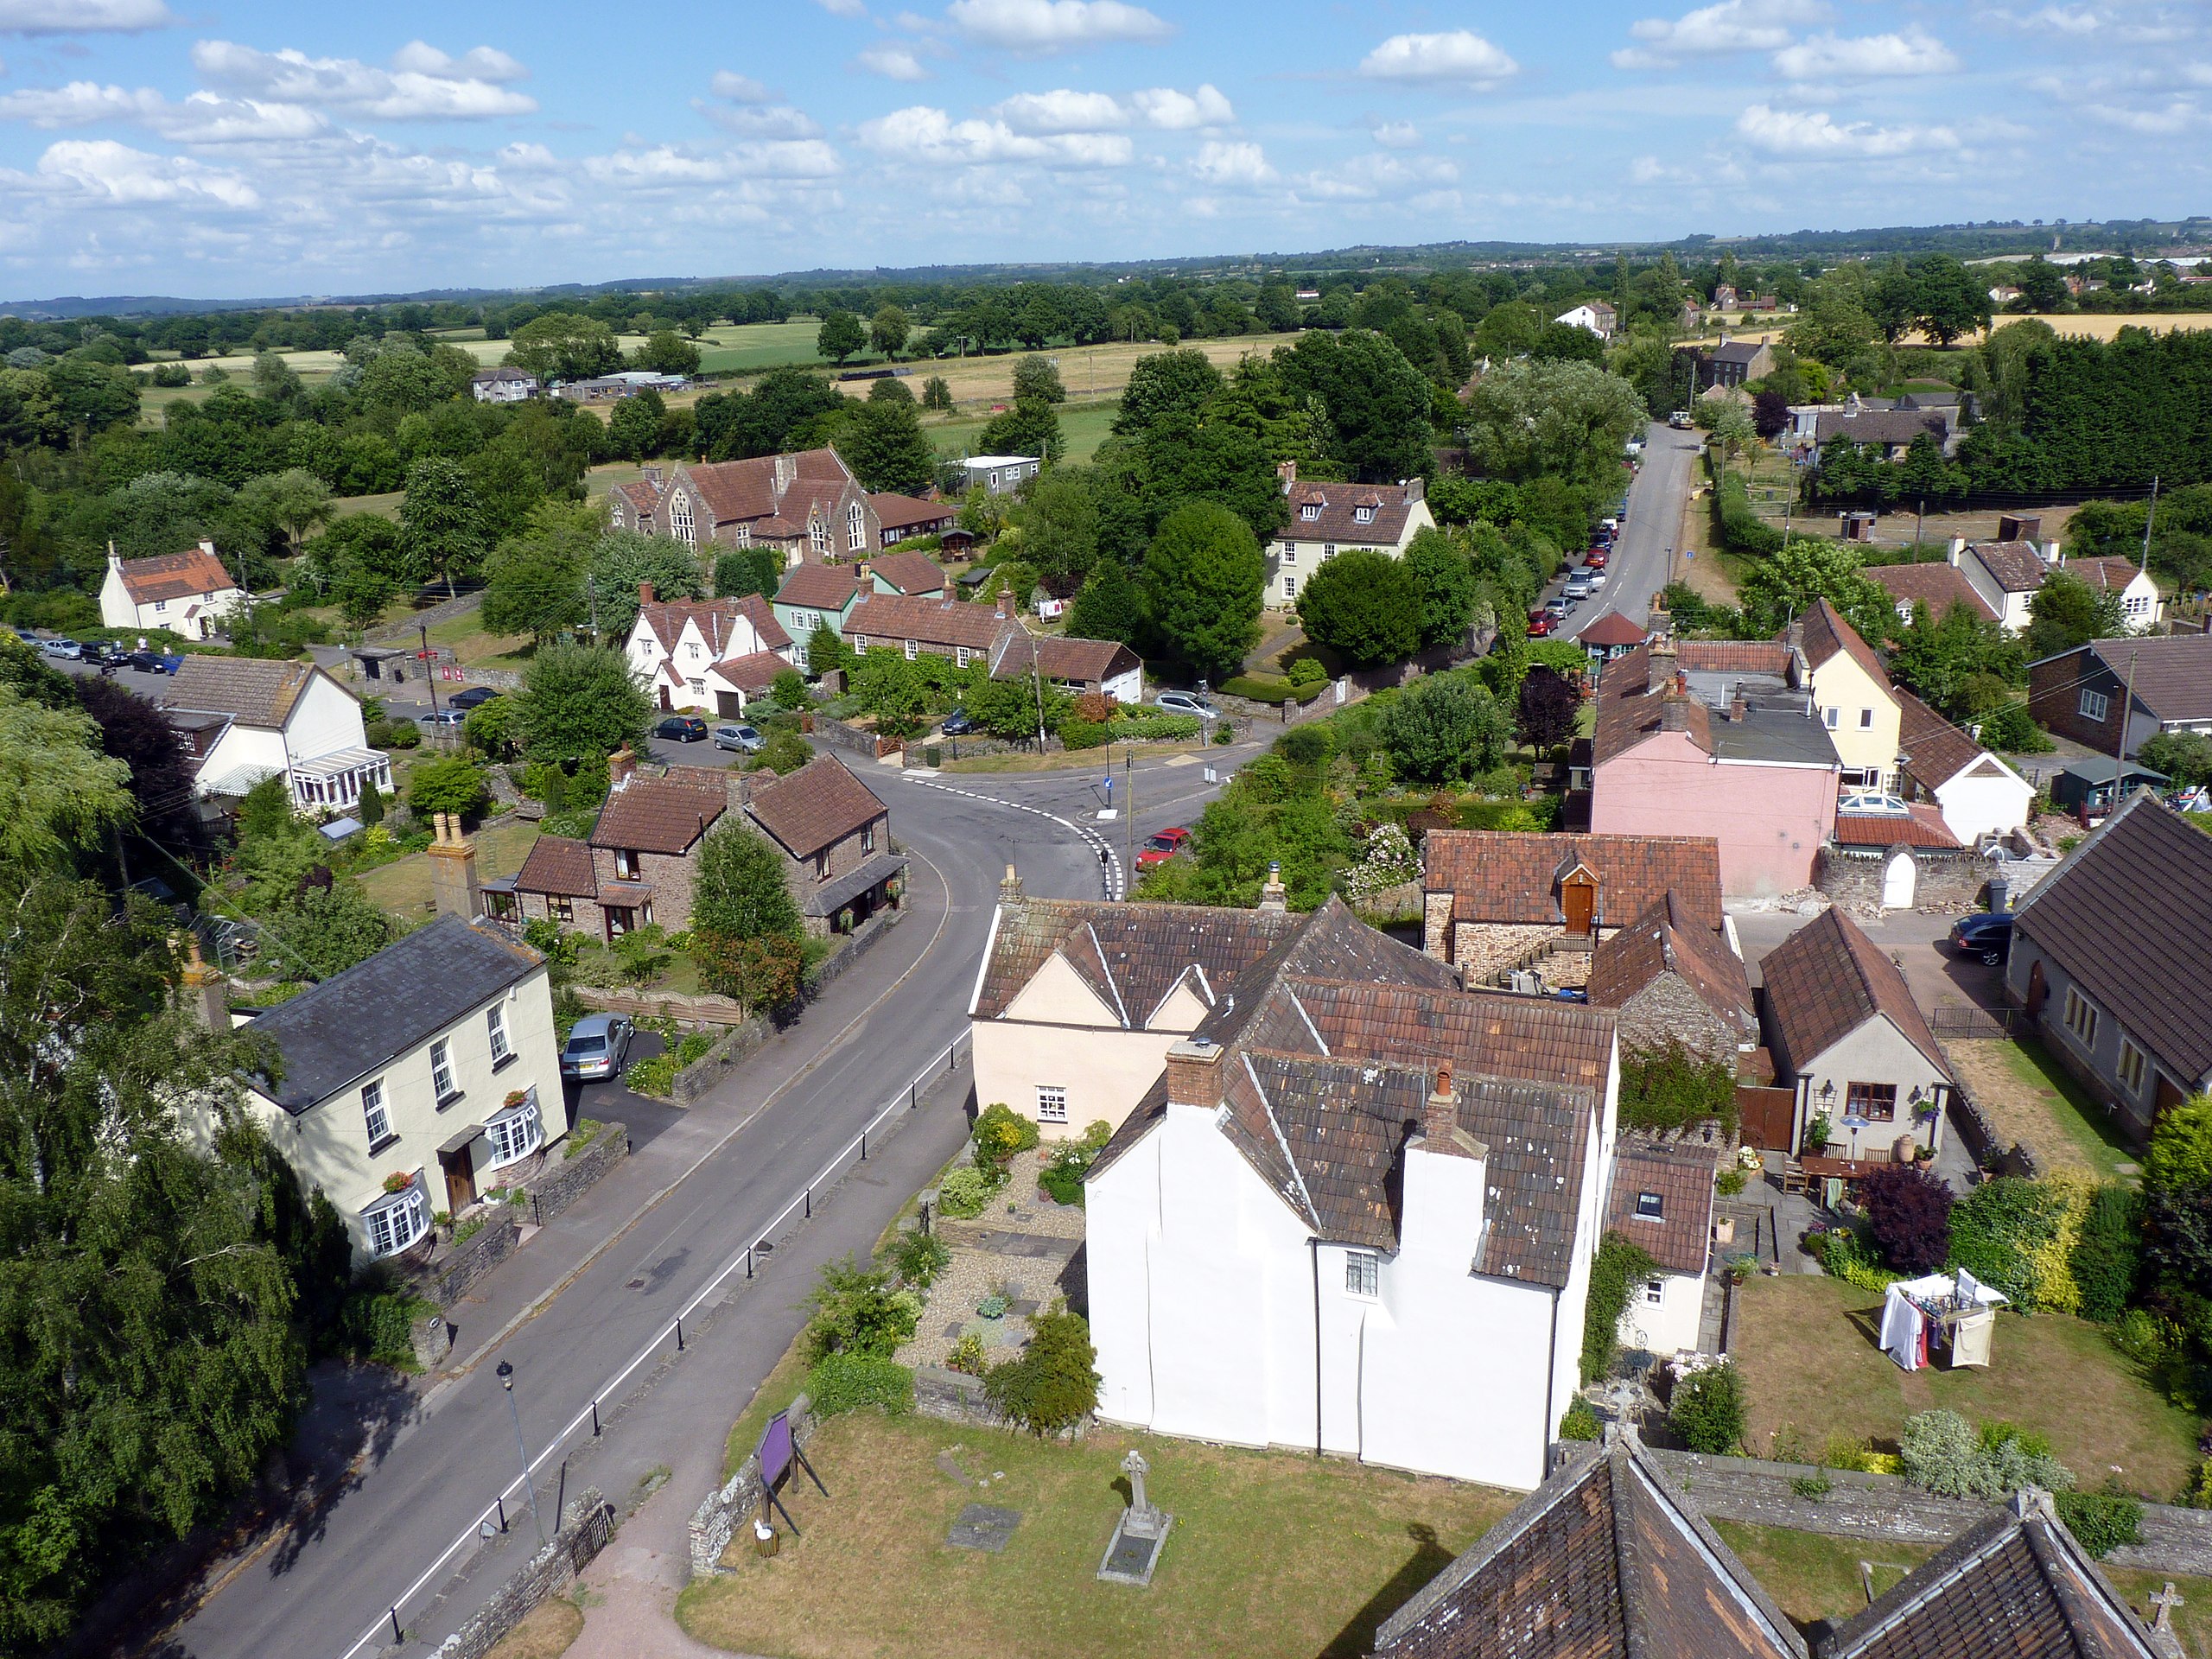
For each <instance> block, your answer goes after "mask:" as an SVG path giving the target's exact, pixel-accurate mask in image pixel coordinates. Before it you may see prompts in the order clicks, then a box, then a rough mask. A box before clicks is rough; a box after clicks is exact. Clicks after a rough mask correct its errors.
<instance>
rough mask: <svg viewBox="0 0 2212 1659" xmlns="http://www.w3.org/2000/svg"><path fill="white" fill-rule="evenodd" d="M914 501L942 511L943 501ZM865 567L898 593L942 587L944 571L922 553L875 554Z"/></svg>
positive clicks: (932, 591) (933, 590)
mask: <svg viewBox="0 0 2212 1659" xmlns="http://www.w3.org/2000/svg"><path fill="white" fill-rule="evenodd" d="M914 505H916V506H919V507H932V508H935V509H937V511H938V515H939V516H940V517H943V516H944V505H943V504H942V503H939V502H934V501H918V502H916V503H915V504H914ZM956 511H957V509H956ZM868 569H870V570H872V571H874V573H875V574H876V575H879V576H880V577H882V578H883V580H884V581H886V582H889V583H890V584H891V585H892V586H893V588H897V589H898V590H899V592H900V593H902V594H910V595H911V594H941V593H943V592H944V571H943V570H942V569H939V568H938V563H937V561H936V560H935V559H932V558H931V557H930V556H929V555H928V554H926V553H882V554H878V555H877V556H875V557H874V558H872V559H870V560H869V561H868Z"/></svg>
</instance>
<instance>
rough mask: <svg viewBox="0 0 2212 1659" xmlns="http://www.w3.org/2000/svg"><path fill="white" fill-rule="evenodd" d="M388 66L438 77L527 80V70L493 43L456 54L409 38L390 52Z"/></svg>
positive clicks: (528, 75)
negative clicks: (453, 54)
mask: <svg viewBox="0 0 2212 1659" xmlns="http://www.w3.org/2000/svg"><path fill="white" fill-rule="evenodd" d="M391 67H393V68H395V69H404V70H406V71H408V72H409V73H411V74H417V75H431V76H435V78H436V79H440V80H528V79H530V71H529V70H527V69H525V68H524V67H522V65H521V64H519V63H518V62H516V61H515V60H514V59H512V58H511V57H509V56H508V55H507V54H505V53H504V52H502V51H500V50H499V48H497V47H494V46H472V47H471V48H468V50H467V51H466V52H464V53H462V54H461V55H460V56H459V57H457V58H456V57H452V56H449V55H448V54H446V53H443V52H441V51H439V50H438V48H436V47H435V46H431V45H429V44H428V43H427V42H425V41H408V43H407V44H406V45H404V46H403V47H401V48H399V50H398V51H397V52H395V53H393V54H391Z"/></svg>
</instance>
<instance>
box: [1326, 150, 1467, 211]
mask: <svg viewBox="0 0 2212 1659" xmlns="http://www.w3.org/2000/svg"><path fill="white" fill-rule="evenodd" d="M1458 178H1459V168H1458V166H1457V165H1455V164H1454V163H1453V162H1449V161H1447V160H1446V159H1445V158H1444V157H1443V156H1376V155H1366V156H1354V157H1353V158H1352V159H1351V160H1350V161H1348V162H1344V164H1343V165H1342V166H1341V167H1338V168H1332V169H1328V170H1325V171H1320V172H1314V173H1309V174H1307V175H1306V176H1305V177H1304V178H1303V179H1302V180H1300V185H1299V188H1300V190H1301V191H1302V192H1303V193H1304V194H1307V195H1310V196H1317V197H1320V198H1324V199H1325V200H1338V201H1371V200H1375V199H1376V198H1377V197H1383V196H1393V197H1395V196H1404V195H1408V194H1411V193H1413V192H1414V191H1416V190H1425V189H1431V188H1434V187H1436V186H1438V185H1440V184H1451V183H1452V182H1454V181H1456V180H1457V179H1458Z"/></svg>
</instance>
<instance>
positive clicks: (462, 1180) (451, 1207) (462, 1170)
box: [438, 1141, 476, 1216]
mask: <svg viewBox="0 0 2212 1659" xmlns="http://www.w3.org/2000/svg"><path fill="white" fill-rule="evenodd" d="M475 1145H476V1143H475V1142H474V1141H470V1142H469V1143H468V1145H467V1146H465V1147H462V1148H461V1150H460V1151H459V1152H441V1153H440V1154H438V1163H439V1166H441V1167H442V1169H443V1170H444V1171H445V1175H446V1213H447V1214H448V1215H449V1216H457V1215H459V1214H460V1213H461V1211H464V1210H466V1209H467V1208H468V1206H469V1205H472V1204H474V1203H475V1202H476V1156H475V1150H474V1148H475Z"/></svg>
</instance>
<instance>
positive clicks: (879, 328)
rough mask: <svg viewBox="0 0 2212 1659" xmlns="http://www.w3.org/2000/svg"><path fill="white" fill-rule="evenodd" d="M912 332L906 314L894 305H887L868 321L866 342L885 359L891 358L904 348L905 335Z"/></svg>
mask: <svg viewBox="0 0 2212 1659" xmlns="http://www.w3.org/2000/svg"><path fill="white" fill-rule="evenodd" d="M912 332H913V331H912V327H910V326H909V325H908V323H907V321H906V313H905V312H904V311H901V310H900V309H899V308H898V307H897V306H895V305H887V306H885V307H883V308H881V309H880V310H879V311H877V313H876V314H875V315H874V318H873V319H872V320H871V321H869V323H868V343H869V344H870V345H871V346H874V347H875V349H876V350H877V351H879V352H880V353H883V355H884V356H885V357H886V358H893V357H896V356H898V355H899V353H900V352H901V351H903V350H904V349H905V348H906V336H907V335H908V334H911V333H912Z"/></svg>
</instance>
